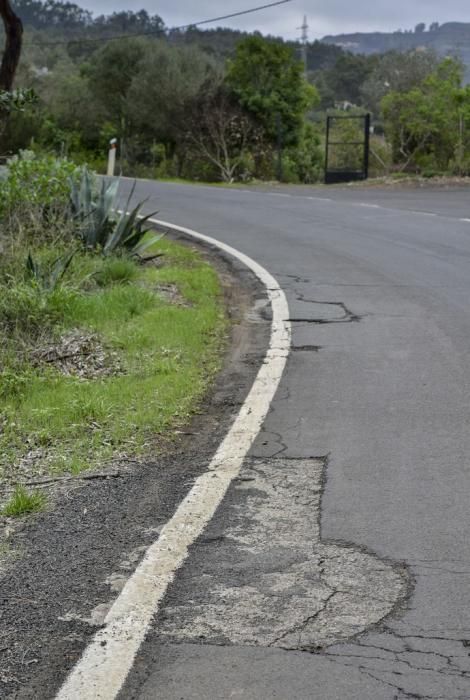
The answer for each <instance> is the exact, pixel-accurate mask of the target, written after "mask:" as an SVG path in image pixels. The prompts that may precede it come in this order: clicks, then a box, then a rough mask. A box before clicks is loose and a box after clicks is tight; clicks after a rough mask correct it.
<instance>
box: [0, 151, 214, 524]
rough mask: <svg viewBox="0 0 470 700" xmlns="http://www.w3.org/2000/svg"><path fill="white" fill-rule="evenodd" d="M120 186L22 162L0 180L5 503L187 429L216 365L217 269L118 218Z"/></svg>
mask: <svg viewBox="0 0 470 700" xmlns="http://www.w3.org/2000/svg"><path fill="white" fill-rule="evenodd" d="M115 205H116V186H115V185H114V184H113V185H109V184H108V185H100V184H99V183H97V182H96V181H95V179H94V178H93V177H92V176H91V175H90V174H89V172H88V171H87V170H84V169H83V168H78V167H77V166H76V165H75V164H74V163H72V162H71V161H69V160H65V159H61V160H57V159H55V158H53V157H51V156H45V157H38V156H34V155H32V154H23V155H22V157H19V158H16V159H14V160H13V161H12V162H11V163H10V165H9V168H8V171H7V175H6V177H5V178H4V180H3V181H2V182H1V183H0V227H1V228H0V245H1V253H2V254H1V256H0V337H1V344H0V484H1V490H0V501H1V502H2V503H3V505H2V507H3V514H4V515H10V516H14V515H20V514H23V513H26V512H33V511H35V510H38V509H40V508H41V507H42V506H43V505H44V499H43V497H42V496H41V494H39V495H38V494H36V493H35V486H34V485H35V484H36V483H37V481H38V479H39V481H41V479H44V478H45V477H46V476H48V477H49V476H51V475H60V474H69V475H77V474H79V473H80V472H82V471H83V470H86V469H89V468H92V467H97V466H99V465H103V464H106V463H107V462H109V461H110V460H113V462H116V461H117V462H119V460H121V461H122V460H127V459H133V458H136V457H137V456H139V455H143V454H145V453H146V452H147V451H148V450H149V449H150V447H151V446H153V447H155V444H156V441H157V439H158V436H162V435H165V436H168V435H171V434H172V429H174V428H176V427H177V426H178V425H181V424H183V423H184V422H186V421H187V420H188V419H189V417H190V416H191V414H192V413H193V412H194V411H195V410H196V409H197V405H198V402H199V401H200V400H201V398H202V397H203V396H204V394H205V392H206V390H207V386H208V384H209V383H210V381H211V379H212V377H213V375H214V373H215V372H216V370H217V368H218V367H219V361H220V352H221V348H222V347H223V344H224V336H225V319H224V311H223V306H222V302H221V298H220V288H219V282H218V278H217V275H216V272H215V271H214V269H213V268H212V267H211V266H210V265H209V264H207V263H206V262H205V261H203V259H202V258H201V257H200V255H199V254H198V253H197V252H195V251H194V250H192V249H189V248H187V247H183V246H180V245H176V244H175V243H173V242H171V241H170V240H168V239H167V238H165V237H163V238H162V237H161V236H156V235H155V233H154V232H152V231H150V232H148V231H147V228H148V226H146V225H145V220H144V224H142V222H141V221H139V220H138V218H137V216H138V214H139V208H137V209H134V210H133V211H131V213H130V215H126V216H118V215H116V214H115V213H114V208H115Z"/></svg>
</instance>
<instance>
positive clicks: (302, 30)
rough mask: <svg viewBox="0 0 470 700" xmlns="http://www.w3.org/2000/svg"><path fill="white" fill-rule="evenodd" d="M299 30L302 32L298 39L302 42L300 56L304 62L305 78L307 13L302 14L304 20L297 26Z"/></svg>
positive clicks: (306, 64)
mask: <svg viewBox="0 0 470 700" xmlns="http://www.w3.org/2000/svg"><path fill="white" fill-rule="evenodd" d="M298 29H300V31H301V32H302V34H301V37H300V41H301V42H302V46H301V49H300V51H301V56H302V61H303V64H304V75H305V78H307V72H308V29H309V27H308V22H307V15H304V22H303V24H302V26H301V27H298Z"/></svg>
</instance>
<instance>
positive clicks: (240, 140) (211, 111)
mask: <svg viewBox="0 0 470 700" xmlns="http://www.w3.org/2000/svg"><path fill="white" fill-rule="evenodd" d="M189 126H190V128H189V129H188V131H187V142H188V143H189V145H190V146H192V147H193V149H195V151H196V152H197V153H198V154H199V155H201V156H202V157H203V158H206V159H207V160H208V161H209V162H210V163H212V164H213V165H214V166H215V167H216V168H217V170H218V171H219V173H220V176H221V179H222V180H223V181H224V182H233V181H234V180H235V178H236V176H237V175H239V174H240V170H241V168H242V166H243V165H244V162H245V160H246V158H247V155H248V148H249V147H251V150H252V149H253V145H254V142H255V140H256V138H258V140H259V141H262V138H261V137H260V135H259V131H260V129H259V127H257V126H256V124H255V123H254V121H253V119H252V118H251V117H250V115H249V114H248V113H247V112H246V111H245V110H243V108H241V107H240V105H239V104H238V103H237V102H236V101H235V100H234V97H233V95H231V94H230V93H229V92H228V91H227V90H226V89H225V88H224V86H220V87H219V89H218V90H216V91H215V92H213V93H212V94H211V92H210V91H209V92H208V96H207V94H206V95H202V97H201V100H200V102H199V105H198V106H197V108H196V109H195V110H194V111H193V114H192V119H191V122H190V124H189Z"/></svg>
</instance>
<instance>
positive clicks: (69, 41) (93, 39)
mask: <svg viewBox="0 0 470 700" xmlns="http://www.w3.org/2000/svg"><path fill="white" fill-rule="evenodd" d="M288 2H293V0H277V1H276V2H270V3H268V4H266V5H258V6H257V7H252V8H250V9H248V10H240V11H239V12H232V13H230V14H228V15H221V16H220V17H211V18H210V19H202V20H200V21H199V22H191V23H190V24H182V25H180V26H179V27H169V28H168V29H157V30H154V31H149V32H138V33H135V34H118V35H116V36H110V37H91V38H89V39H66V40H64V41H45V42H41V41H34V42H31V43H30V44H27V46H61V45H67V46H69V45H70V44H82V43H94V42H100V43H103V42H107V41H118V40H120V39H134V38H136V37H143V36H160V35H162V34H169V33H171V32H182V31H185V30H187V29H192V28H193V27H200V26H201V25H204V24H212V23H213V22H221V21H222V20H226V19H233V18H234V17H241V16H242V15H249V14H252V13H253V12H260V11H261V10H267V9H269V8H271V7H277V6H278V5H285V4H286V3H288Z"/></svg>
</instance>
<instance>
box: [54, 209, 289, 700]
mask: <svg viewBox="0 0 470 700" xmlns="http://www.w3.org/2000/svg"><path fill="white" fill-rule="evenodd" d="M151 221H152V223H154V224H157V225H159V226H164V227H166V228H169V229H173V230H175V231H179V232H181V233H184V234H186V235H189V236H192V237H193V238H197V239H199V240H201V241H205V242H206V243H209V244H211V245H214V246H216V247H217V248H219V249H220V250H222V251H224V252H225V253H228V254H229V255H231V256H233V257H235V258H237V259H238V260H239V261H240V262H242V263H243V264H244V265H246V266H247V267H248V268H249V269H250V270H252V272H254V274H255V275H256V276H257V277H258V279H259V280H260V281H261V282H262V283H263V284H264V286H265V287H266V290H267V294H268V297H269V300H270V302H271V307H272V324H271V338H270V343H269V348H268V351H267V353H266V357H265V359H264V362H263V364H262V365H261V369H260V370H259V372H258V375H257V377H256V379H255V381H254V383H253V386H252V388H251V390H250V393H249V394H248V396H247V398H246V401H245V403H244V404H243V406H242V408H241V410H240V412H239V414H238V416H237V418H236V419H235V422H234V423H233V425H232V427H231V429H230V430H229V432H228V433H227V435H226V437H225V439H224V441H223V442H222V444H221V445H220V447H219V448H218V450H217V452H216V453H215V455H214V457H213V459H212V462H211V463H210V465H209V467H208V470H207V471H206V472H205V473H204V474H202V475H201V476H200V477H199V478H198V479H196V481H195V483H194V486H193V488H192V489H191V491H190V492H189V493H188V495H187V496H186V498H185V499H184V500H183V501H182V503H181V504H180V505H179V507H178V509H177V510H176V512H175V514H174V515H173V517H172V518H171V520H170V521H169V522H168V523H167V524H166V525H165V527H164V528H163V530H162V532H161V534H160V537H159V538H158V540H157V541H156V542H155V543H154V544H152V545H151V546H150V547H149V548H148V550H147V552H146V554H145V556H144V558H143V560H142V562H141V563H140V564H139V566H138V567H137V569H136V571H135V572H134V574H133V575H132V576H131V578H130V579H129V580H128V582H127V584H126V585H125V587H124V588H123V590H122V592H121V594H120V595H119V597H118V598H117V599H116V601H115V602H114V604H113V606H112V608H111V609H110V611H109V613H108V615H107V616H106V618H105V621H104V627H103V628H102V629H100V630H99V631H98V632H97V633H96V635H95V636H94V638H93V640H92V641H91V643H90V644H89V645H88V647H87V648H86V649H85V651H84V653H83V656H82V657H81V659H80V660H79V661H78V663H77V665H76V666H75V668H74V669H73V670H72V672H71V673H70V675H69V677H68V678H67V680H66V681H65V683H64V685H63V686H62V688H61V689H60V690H59V692H58V694H57V696H56V698H57V700H112V699H113V698H115V697H116V696H117V694H118V693H119V691H120V689H121V688H122V686H123V684H124V682H125V680H126V678H127V675H128V673H129V671H130V670H131V668H132V665H133V663H134V658H135V655H136V653H137V651H138V649H139V647H140V645H141V643H142V642H143V640H144V638H145V635H146V633H147V631H148V629H149V627H150V624H151V621H152V619H153V616H154V615H155V613H156V612H157V610H158V608H159V604H160V603H161V601H162V599H163V596H164V595H165V593H166V591H167V589H168V586H169V585H170V584H171V582H172V581H173V579H174V577H175V574H176V572H177V571H178V569H179V568H180V567H181V566H182V564H183V563H184V561H185V559H186V557H187V555H188V548H189V547H190V545H191V544H192V543H193V542H194V541H195V540H196V539H197V537H199V535H200V534H201V533H202V532H203V530H204V528H205V527H206V525H207V524H208V523H209V521H210V520H211V519H212V517H213V515H214V514H215V512H216V510H217V508H218V506H219V505H220V503H221V501H222V499H223V497H224V495H225V493H226V492H227V489H228V487H229V486H230V484H231V482H232V480H233V479H234V478H235V477H236V476H237V475H238V474H239V472H240V469H241V467H242V464H243V461H244V459H245V457H246V455H247V453H248V451H249V450H250V448H251V446H252V444H253V441H254V440H255V438H256V436H257V435H258V433H259V431H260V429H261V426H262V424H263V422H264V420H265V418H266V416H267V413H268V411H269V408H270V405H271V402H272V400H273V398H274V395H275V393H276V391H277V388H278V386H279V382H280V381H281V377H282V375H283V372H284V368H285V365H286V361H287V357H288V355H289V350H290V344H291V326H290V323H289V322H288V321H287V320H286V319H288V318H289V309H288V305H287V300H286V297H285V294H284V292H283V291H282V289H281V287H280V286H279V284H278V283H277V281H276V280H275V279H274V277H272V275H270V274H269V272H268V271H267V270H265V269H264V268H263V267H261V265H259V264H258V263H257V262H255V261H254V260H252V259H251V258H249V257H248V256H246V255H244V254H243V253H240V252H239V251H237V250H235V248H232V247H231V246H229V245H226V244H225V243H221V242H220V241H217V240H216V239H214V238H211V237H209V236H205V235H203V234H200V233H197V232H196V231H192V230H191V229H187V228H182V227H180V226H175V225H173V224H170V223H167V222H165V221H157V220H151Z"/></svg>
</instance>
